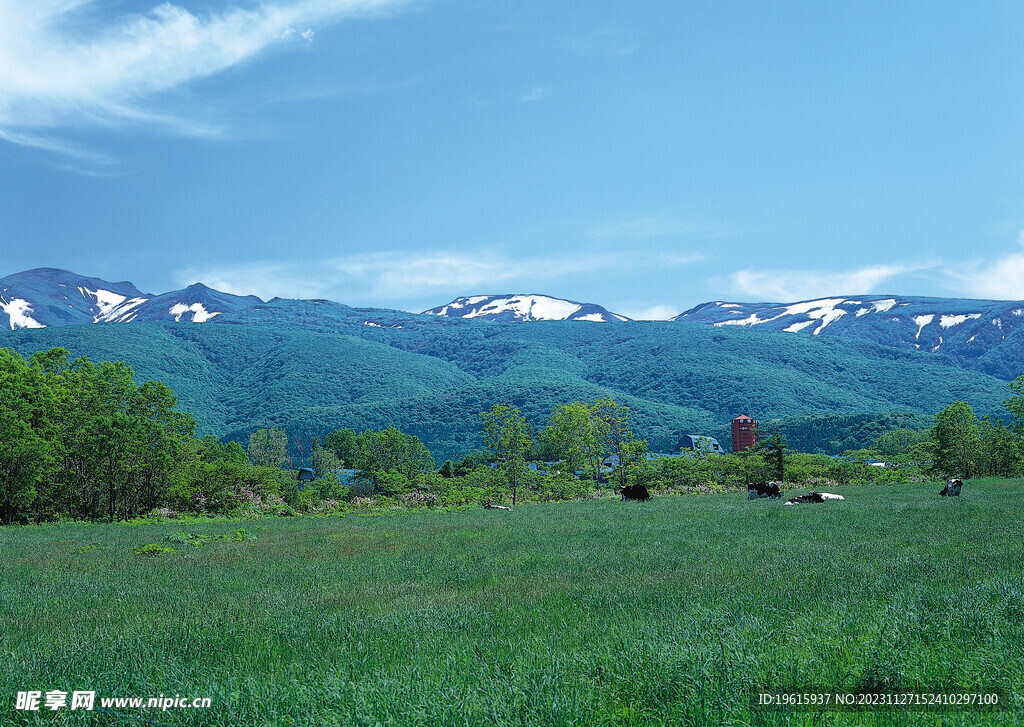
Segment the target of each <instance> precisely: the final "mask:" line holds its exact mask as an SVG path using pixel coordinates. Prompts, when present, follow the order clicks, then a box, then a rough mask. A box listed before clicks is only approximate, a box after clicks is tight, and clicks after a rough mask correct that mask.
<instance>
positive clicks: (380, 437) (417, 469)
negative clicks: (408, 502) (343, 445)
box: [355, 427, 434, 494]
mask: <svg viewBox="0 0 1024 727" xmlns="http://www.w3.org/2000/svg"><path fill="white" fill-rule="evenodd" d="M355 466H356V469H358V470H359V477H360V478H361V479H364V480H368V481H370V482H371V483H372V484H373V487H374V489H376V490H378V491H381V492H384V493H385V494H394V493H393V492H391V491H392V490H395V489H396V488H395V487H392V485H393V483H395V482H397V481H399V480H396V478H395V477H393V476H391V475H392V473H394V474H398V475H401V476H402V477H403V478H404V479H405V480H406V481H410V480H413V479H415V478H416V476H417V475H422V474H426V473H427V472H433V471H434V458H433V457H432V456H431V455H430V451H429V450H428V449H427V447H426V445H424V444H423V442H421V441H420V439H419V437H416V436H414V435H411V434H404V433H403V432H400V431H399V430H398V429H396V428H395V427H388V428H387V429H384V430H382V431H379V432H374V431H370V430H367V431H365V432H363V433H362V434H360V435H359V436H358V437H357V438H356V456H355Z"/></svg>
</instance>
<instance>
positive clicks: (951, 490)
mask: <svg viewBox="0 0 1024 727" xmlns="http://www.w3.org/2000/svg"><path fill="white" fill-rule="evenodd" d="M963 486H964V483H963V482H962V481H961V480H950V481H949V482H947V483H946V486H945V487H943V488H942V492H940V493H939V494H940V495H942V496H943V497H960V488H961V487H963Z"/></svg>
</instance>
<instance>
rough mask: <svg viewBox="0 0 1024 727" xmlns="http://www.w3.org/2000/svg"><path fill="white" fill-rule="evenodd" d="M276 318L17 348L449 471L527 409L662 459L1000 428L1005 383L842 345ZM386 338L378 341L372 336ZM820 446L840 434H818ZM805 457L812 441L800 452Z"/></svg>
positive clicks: (651, 327) (57, 333)
mask: <svg viewBox="0 0 1024 727" xmlns="http://www.w3.org/2000/svg"><path fill="white" fill-rule="evenodd" d="M287 303H288V305H287V306H285V305H284V303H281V304H277V303H275V302H271V303H270V304H268V305H267V307H266V308H265V309H262V310H257V311H247V312H245V313H244V314H232V315H224V316H221V317H218V318H217V319H215V320H214V321H213V322H210V323H206V324H202V325H196V324H185V323H182V324H175V323H133V324H131V325H84V326H67V327H62V328H52V329H39V330H19V331H10V332H4V333H2V334H0V346H10V347H12V348H14V349H16V350H18V351H19V352H21V353H23V354H28V353H31V352H32V351H36V350H41V349H48V348H50V347H53V346H63V347H65V348H68V349H69V350H70V351H71V353H72V355H73V356H75V355H85V356H88V357H90V358H91V359H93V360H124V361H127V362H128V363H129V364H130V365H131V366H133V367H134V369H135V371H136V374H137V375H138V377H139V378H140V379H159V380H161V381H163V382H165V383H167V384H168V385H169V386H170V387H171V388H172V389H173V390H174V391H175V392H176V393H177V394H178V396H179V399H180V405H181V407H182V408H183V409H185V410H188V411H191V412H192V413H193V414H194V416H195V417H196V419H197V420H198V422H199V425H200V430H201V432H204V433H213V434H217V435H219V436H225V435H230V436H232V437H233V438H239V439H242V438H245V437H246V436H247V435H248V433H249V432H251V431H252V430H254V429H256V428H259V427H262V426H267V425H271V424H272V425H277V426H284V427H286V428H288V429H290V430H292V431H293V432H295V433H299V434H302V436H303V437H307V438H308V437H312V436H317V435H320V434H323V433H325V432H327V431H330V430H332V429H336V428H338V427H342V426H347V427H352V428H356V429H361V428H364V427H374V428H380V427H384V426H387V425H391V424H393V425H395V426H397V427H399V428H400V429H402V430H403V431H407V432H410V433H412V434H416V435H417V436H419V437H420V438H421V439H422V440H423V441H424V442H426V443H427V444H428V446H430V447H431V449H432V450H433V452H434V454H435V456H436V457H438V458H439V459H443V458H446V457H449V456H454V455H458V454H462V453H465V452H467V451H470V450H472V449H474V448H476V447H478V446H479V445H480V431H481V429H480V422H479V418H478V417H477V414H478V412H481V411H484V410H485V409H488V408H489V407H490V406H491V405H492V404H494V403H498V402H508V403H511V404H514V405H516V406H518V407H519V408H520V409H522V410H523V412H524V413H525V414H526V415H527V416H528V417H529V418H530V419H531V421H533V422H534V423H536V424H541V423H543V422H544V420H545V419H546V417H547V416H548V414H549V413H550V411H551V409H552V408H553V407H554V406H556V405H557V404H561V403H566V402H571V401H573V400H577V399H578V400H589V401H592V400H595V399H597V398H599V397H602V396H611V397H613V398H615V399H616V400H617V401H619V402H620V403H622V404H626V405H628V406H629V407H630V408H631V409H632V411H633V422H634V425H635V428H636V431H637V433H638V435H639V436H642V437H645V438H647V439H648V440H649V442H650V445H651V447H652V449H656V450H665V449H669V448H671V447H673V446H675V444H676V442H677V441H678V439H679V437H680V436H681V435H682V434H683V433H687V432H722V431H723V430H724V426H725V425H726V424H727V422H728V421H729V420H730V419H731V418H732V417H733V416H735V415H737V414H740V413H745V414H750V415H751V416H754V417H755V418H757V419H759V420H761V421H766V420H768V419H771V418H779V417H793V416H799V417H808V416H820V415H827V414H854V413H859V414H885V413H892V412H898V411H900V412H911V413H919V414H926V415H930V414H932V413H934V412H936V411H938V410H940V409H941V408H943V407H944V406H946V405H948V404H949V403H951V402H953V401H957V400H961V399H966V400H969V401H971V403H972V404H973V405H974V407H975V409H976V410H977V411H978V412H979V414H981V415H986V414H995V415H999V414H1000V413H1001V411H1002V406H1001V402H1002V400H1003V399H1004V398H1006V395H1007V390H1006V383H1005V382H1003V381H1000V380H998V379H995V378H992V377H989V376H985V375H982V374H978V373H976V372H971V371H966V370H964V369H961V368H958V367H956V366H954V365H953V364H952V363H951V362H950V361H949V359H947V358H946V357H944V356H941V355H932V354H923V353H918V352H913V351H901V350H897V349H891V348H886V347H882V346H877V345H874V344H870V343H865V342H857V341H849V340H843V339H839V338H818V337H804V336H792V335H788V334H785V333H773V332H761V331H750V330H743V331H738V330H729V329H723V328H713V327H703V326H680V325H676V324H672V323H669V322H634V323H626V324H622V325H614V326H611V325H602V324H594V323H580V322H538V323H531V324H528V325H523V324H497V323H486V322H478V321H467V320H452V319H439V318H435V317H431V316H416V315H412V314H406V313H400V312H394V311H380V310H359V309H354V308H348V307H346V306H340V305H337V304H329V303H317V302H315V301H301V302H298V303H301V305H298V306H297V305H293V304H294V303H296V302H295V301H287ZM368 322H370V323H373V324H375V325H367V323H368ZM808 431H809V432H811V435H810V436H809V438H808V442H807V443H805V444H806V446H807V447H808V448H810V449H814V448H816V447H818V448H821V449H822V450H823V451H825V450H827V449H828V447H824V446H821V442H817V443H816V440H814V437H816V436H819V435H820V436H821V437H828V438H829V440H831V439H834V438H835V436H834V433H832V432H829V431H825V430H824V429H821V431H820V432H819V433H818V434H815V433H814V430H813V428H811V429H808ZM801 441H802V440H801Z"/></svg>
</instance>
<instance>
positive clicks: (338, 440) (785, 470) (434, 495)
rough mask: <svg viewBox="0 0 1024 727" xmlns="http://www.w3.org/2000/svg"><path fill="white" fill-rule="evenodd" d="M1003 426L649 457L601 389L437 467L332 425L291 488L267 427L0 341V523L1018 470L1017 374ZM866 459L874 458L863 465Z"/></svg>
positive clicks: (489, 424) (130, 378)
mask: <svg viewBox="0 0 1024 727" xmlns="http://www.w3.org/2000/svg"><path fill="white" fill-rule="evenodd" d="M1010 389H1011V396H1010V397H1009V398H1008V399H1007V400H1006V402H1005V406H1006V409H1007V411H1008V413H1009V414H1010V417H1011V421H1010V423H1009V424H1006V423H1004V422H1003V421H1001V420H998V421H992V420H990V419H979V418H978V417H977V416H976V415H975V414H974V411H973V409H972V408H971V405H970V404H969V403H968V402H964V401H961V402H956V403H954V404H951V405H950V406H947V407H946V408H944V409H943V410H942V411H940V412H939V413H938V414H936V415H935V417H934V426H933V427H932V428H930V429H926V430H912V429H894V430H890V431H888V432H885V433H883V434H882V435H880V436H879V437H878V438H877V439H876V441H875V442H874V443H873V445H872V446H871V447H870V448H868V449H865V450H856V451H851V452H847V453H846V456H844V457H839V458H836V457H827V456H825V455H811V454H802V453H797V452H792V451H790V450H789V449H788V448H787V447H786V444H785V441H784V439H783V438H782V437H781V436H779V435H778V433H776V434H775V435H774V436H772V437H770V438H768V439H767V441H765V442H762V443H760V444H759V445H758V446H757V447H755V449H754V450H752V451H750V452H747V453H744V454H742V455H731V454H724V455H719V454H710V453H708V452H706V451H696V452H689V453H675V454H676V455H677V456H673V457H665V456H653V455H652V454H651V453H649V452H648V446H647V443H646V442H645V441H644V440H642V439H640V438H638V437H637V436H636V435H635V434H634V432H633V430H632V427H631V425H630V411H629V408H628V407H626V406H622V405H620V404H618V403H617V402H615V401H614V400H612V399H610V398H602V399H599V400H597V401H593V402H579V401H576V402H571V403H567V404H561V405H558V406H555V407H554V408H553V410H552V411H551V413H550V415H549V417H548V419H547V421H546V423H545V424H544V425H543V426H540V427H538V426H536V425H534V424H533V423H532V422H530V421H528V420H527V418H526V417H525V416H524V415H523V413H522V412H520V411H519V410H518V409H516V408H515V407H513V406H510V405H508V404H497V405H495V406H493V407H492V408H491V409H489V410H488V411H486V412H483V413H481V414H480V415H479V416H480V423H481V427H482V429H483V432H484V442H485V445H486V449H484V450H481V451H476V452H472V453H470V454H468V455H466V456H465V457H463V458H462V459H461V460H458V461H453V460H447V461H445V462H444V463H442V464H441V466H440V467H438V466H437V463H436V462H435V461H434V459H433V457H432V456H431V453H430V451H429V450H428V448H427V447H426V446H425V445H424V444H423V442H422V441H420V440H419V439H418V438H417V437H416V436H413V435H410V434H406V433H403V432H401V431H399V430H398V429H396V428H395V427H388V428H386V429H384V430H380V431H373V430H366V431H363V432H356V431H354V430H351V429H344V428H343V429H337V430H334V431H332V432H330V433H329V434H327V435H326V436H325V437H323V439H322V440H320V439H316V440H314V441H313V442H312V447H311V449H310V451H309V452H308V457H305V456H304V457H303V458H302V461H301V462H300V464H301V465H303V466H304V465H307V464H308V465H311V467H312V469H313V470H314V472H315V475H316V476H315V479H314V480H313V481H312V482H309V483H305V484H304V485H303V486H300V485H299V483H298V482H297V481H296V477H295V472H294V471H293V470H292V469H291V467H292V465H293V464H295V462H294V461H293V459H292V458H290V456H289V443H288V437H287V434H286V433H285V432H284V431H283V430H280V429H270V428H268V429H260V430H257V431H255V432H253V433H252V434H251V435H250V437H249V440H248V445H247V447H244V448H243V447H242V446H241V445H240V444H239V443H237V442H222V441H221V440H219V439H217V438H216V437H213V436H206V437H204V438H202V439H200V438H198V437H197V436H196V434H195V431H196V423H195V421H194V419H193V418H192V417H191V416H190V415H189V414H188V413H186V412H182V411H179V410H178V408H177V400H176V398H175V396H174V394H173V392H172V391H171V390H170V389H169V388H168V387H167V386H165V385H164V384H162V383H160V382H157V381H148V382H145V383H143V384H141V385H137V384H136V383H135V380H134V373H133V371H132V369H131V368H130V367H128V366H127V365H126V364H124V363H121V362H117V363H111V362H102V363H99V364H96V363H93V362H91V361H89V360H88V359H86V358H77V359H74V360H72V359H71V358H70V356H69V354H68V352H67V351H66V350H64V349H59V348H56V349H51V350H49V351H45V352H38V353H36V354H33V355H32V356H31V357H30V358H29V359H25V358H23V357H22V356H21V355H19V354H18V353H16V352H14V351H12V350H10V349H5V348H4V349H0V522H12V521H22V522H24V521H28V520H32V521H43V520H52V519H59V518H76V519H108V520H116V519H128V518H133V517H139V516H142V515H146V514H150V513H153V512H154V511H162V512H172V511H177V512H191V513H212V514H235V515H246V514H257V515H258V514H262V513H268V512H269V513H272V514H278V515H282V514H283V515H287V514H294V513H296V512H299V511H305V512H329V511H332V510H342V509H345V508H347V507H351V506H358V505H360V504H361V503H366V502H370V501H372V502H375V503H383V502H394V503H399V504H405V505H426V506H459V505H465V504H469V503H472V502H481V501H484V502H486V501H501V502H511V503H512V505H513V506H515V505H516V504H518V503H519V502H521V501H523V500H557V499H571V498H578V497H586V496H590V495H595V494H596V495H598V496H599V495H600V493H601V492H602V491H609V490H616V489H618V487H620V486H623V485H628V484H644V485H646V486H648V487H649V488H653V489H656V490H661V491H669V492H705V491H712V492H713V491H724V490H728V489H742V488H745V485H746V484H747V483H750V482H755V481H766V480H769V479H776V480H785V481H786V482H788V483H792V484H810V485H815V484H818V483H837V484H843V483H848V482H888V483H900V482H910V481H914V479H915V478H917V479H920V478H922V477H927V476H960V477H976V476H983V475H1001V476H1020V475H1024V376H1022V377H1021V378H1018V379H1017V380H1016V381H1015V382H1013V383H1012V384H1011V385H1010ZM879 461H882V462H885V463H886V465H887V466H886V467H876V466H871V465H872V464H873V463H874V464H877V463H878V462H879Z"/></svg>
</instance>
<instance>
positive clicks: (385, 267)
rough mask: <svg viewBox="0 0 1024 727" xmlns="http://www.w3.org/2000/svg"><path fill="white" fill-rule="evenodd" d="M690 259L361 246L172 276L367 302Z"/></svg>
mask: <svg viewBox="0 0 1024 727" xmlns="http://www.w3.org/2000/svg"><path fill="white" fill-rule="evenodd" d="M690 262H692V260H691V259H689V258H684V257H680V256H672V255H660V254H650V255H637V254H635V252H634V253H631V252H629V251H618V250H612V251H603V252H594V253H590V254H585V255H580V254H573V255H568V254H566V255H548V256H538V257H527V256H523V255H513V254H507V253H499V252H496V253H491V254H484V255H481V254H468V253H464V252H459V251H453V250H438V251H427V252H420V253H408V252H380V253H362V254H356V255H347V256H340V257H335V258H331V259H327V260H322V261H319V262H317V263H316V264H312V265H311V264H308V263H305V264H298V263H281V262H275V261H257V262H251V263H245V264H242V265H231V266H211V267H205V268H189V269H186V270H182V271H179V272H178V273H177V274H176V275H175V279H176V282H177V283H178V284H179V285H183V286H184V285H188V284H190V283H195V282H203V283H205V284H206V285H209V286H210V287H212V288H215V289H217V290H222V291H225V292H228V293H234V294H237V295H258V296H259V297H261V298H264V299H266V298H272V297H275V296H277V297H282V298H286V297H287V298H317V297H323V298H330V299H332V300H338V301H341V302H349V303H352V304H355V305H358V304H362V303H373V304H377V305H380V304H383V305H393V306H399V307H400V306H402V305H408V301H412V300H418V299H420V298H421V297H422V296H425V295H442V296H443V295H448V294H451V295H476V294H486V293H543V292H550V293H551V294H553V295H558V294H559V291H557V290H551V291H544V290H540V289H539V288H541V287H544V286H551V285H556V284H557V283H558V282H559V281H560V280H563V279H569V278H577V279H578V278H579V276H581V275H585V274H586V275H596V274H601V273H604V274H607V273H608V272H609V271H615V272H617V273H619V274H623V273H627V272H642V271H645V270H664V269H666V268H669V267H677V266H681V265H686V264H689V263H690ZM440 302H445V301H440ZM432 305H437V303H436V302H435V303H432ZM413 307H415V306H413ZM426 307H429V306H426ZM666 310H667V309H666ZM659 313H660V311H659ZM624 315H626V314H624Z"/></svg>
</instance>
